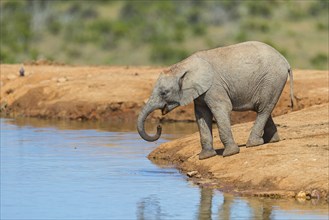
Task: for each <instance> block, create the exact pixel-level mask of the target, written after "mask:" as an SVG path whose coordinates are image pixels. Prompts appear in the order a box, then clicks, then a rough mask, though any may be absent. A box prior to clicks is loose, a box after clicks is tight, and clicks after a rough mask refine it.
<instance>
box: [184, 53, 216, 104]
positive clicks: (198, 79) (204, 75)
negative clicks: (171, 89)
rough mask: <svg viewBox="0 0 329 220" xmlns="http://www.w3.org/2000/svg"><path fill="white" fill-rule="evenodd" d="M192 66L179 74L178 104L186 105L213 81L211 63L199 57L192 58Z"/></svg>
mask: <svg viewBox="0 0 329 220" xmlns="http://www.w3.org/2000/svg"><path fill="white" fill-rule="evenodd" d="M192 62H193V65H191V67H192V68H189V69H188V70H186V71H185V72H183V74H181V75H180V78H179V81H178V84H179V88H180V105H187V104H189V103H190V102H192V101H193V100H194V99H196V98H197V97H199V96H200V95H202V94H203V93H205V92H206V91H208V89H209V88H210V87H211V85H212V81H213V75H214V74H213V69H212V68H211V65H210V64H209V63H208V62H207V61H205V60H202V59H201V58H198V59H197V60H192Z"/></svg>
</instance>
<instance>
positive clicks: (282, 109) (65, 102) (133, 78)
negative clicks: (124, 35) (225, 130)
mask: <svg viewBox="0 0 329 220" xmlns="http://www.w3.org/2000/svg"><path fill="white" fill-rule="evenodd" d="M20 68H21V65H6V64H1V65H0V70H1V77H0V89H1V92H0V107H1V112H2V114H7V115H10V116H29V117H41V118H60V119H73V120H77V119H79V120H99V119H101V120H134V119H136V117H137V115H138V113H139V111H140V109H141V107H142V106H143V105H144V103H145V102H146V101H147V99H148V97H149V95H150V93H151V90H152V88H153V85H154V83H155V81H156V79H157V78H158V76H159V74H160V72H161V71H162V70H163V69H164V68H163V67H129V66H100V67H92V66H65V65H50V64H49V63H46V62H37V63H32V64H26V65H24V69H25V75H26V76H25V77H19V70H20ZM294 90H295V97H296V99H295V100H296V104H295V108H294V110H299V109H303V108H306V107H309V106H312V105H316V104H321V103H326V102H328V95H326V94H327V93H328V72H327V71H316V70H294ZM289 94H290V93H289V85H287V86H286V87H285V89H284V91H283V94H282V96H281V99H280V101H279V103H278V105H277V106H276V108H275V110H274V112H273V115H274V116H277V115H282V114H285V113H287V112H290V97H289ZM151 117H152V118H153V119H156V120H161V121H194V120H195V118H194V110H193V104H190V105H188V106H186V107H181V108H177V109H175V110H174V111H173V112H171V113H170V114H167V115H166V116H165V117H163V116H162V115H161V113H160V111H156V112H155V114H153V115H151ZM254 117H255V114H254V113H253V112H243V113H241V112H240V113H237V112H234V113H232V124H236V123H241V122H247V121H251V120H253V119H254Z"/></svg>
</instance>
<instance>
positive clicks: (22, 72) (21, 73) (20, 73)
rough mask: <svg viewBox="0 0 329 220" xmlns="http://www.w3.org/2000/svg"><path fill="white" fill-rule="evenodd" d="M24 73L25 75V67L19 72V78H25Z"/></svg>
mask: <svg viewBox="0 0 329 220" xmlns="http://www.w3.org/2000/svg"><path fill="white" fill-rule="evenodd" d="M24 73H25V70H24V67H21V69H20V70H19V76H21V77H23V76H25V75H24Z"/></svg>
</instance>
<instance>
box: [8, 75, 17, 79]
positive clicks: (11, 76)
mask: <svg viewBox="0 0 329 220" xmlns="http://www.w3.org/2000/svg"><path fill="white" fill-rule="evenodd" d="M16 78H17V76H16V75H14V74H9V75H8V76H7V79H9V80H12V79H16Z"/></svg>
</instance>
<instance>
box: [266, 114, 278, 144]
mask: <svg viewBox="0 0 329 220" xmlns="http://www.w3.org/2000/svg"><path fill="white" fill-rule="evenodd" d="M263 139H264V143H272V142H278V141H280V137H279V134H278V130H277V128H276V125H275V124H274V122H273V119H272V116H270V117H269V118H268V119H267V122H266V124H265V128H264V134H263Z"/></svg>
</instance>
